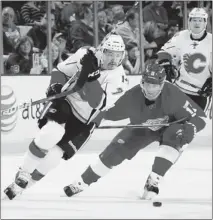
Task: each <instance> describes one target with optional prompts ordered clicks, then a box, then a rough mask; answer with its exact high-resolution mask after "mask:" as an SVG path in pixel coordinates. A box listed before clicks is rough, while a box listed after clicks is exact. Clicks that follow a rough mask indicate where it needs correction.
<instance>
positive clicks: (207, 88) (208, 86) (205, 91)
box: [198, 77, 212, 97]
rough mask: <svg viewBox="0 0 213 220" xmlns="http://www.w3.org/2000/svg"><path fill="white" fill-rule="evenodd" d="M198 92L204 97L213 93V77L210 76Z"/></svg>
mask: <svg viewBox="0 0 213 220" xmlns="http://www.w3.org/2000/svg"><path fill="white" fill-rule="evenodd" d="M198 94H199V95H200V96H203V97H208V96H211V95H212V77H209V78H208V79H207V80H206V82H205V83H204V84H203V87H202V88H201V90H199V91H198Z"/></svg>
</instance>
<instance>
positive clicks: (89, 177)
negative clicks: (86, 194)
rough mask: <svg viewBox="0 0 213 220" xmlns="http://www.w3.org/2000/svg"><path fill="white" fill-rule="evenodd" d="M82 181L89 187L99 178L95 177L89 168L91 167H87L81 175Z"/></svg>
mask: <svg viewBox="0 0 213 220" xmlns="http://www.w3.org/2000/svg"><path fill="white" fill-rule="evenodd" d="M81 178H82V180H83V181H84V183H86V184H87V185H90V184H92V183H94V182H97V181H98V179H100V178H101V177H100V176H99V175H97V174H96V173H95V172H94V171H93V170H92V168H91V166H89V167H88V168H87V169H86V170H85V171H84V173H83V174H82V175H81Z"/></svg>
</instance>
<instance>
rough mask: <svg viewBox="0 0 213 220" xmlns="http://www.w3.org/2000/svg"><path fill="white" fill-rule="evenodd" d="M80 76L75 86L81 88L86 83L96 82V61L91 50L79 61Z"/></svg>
mask: <svg viewBox="0 0 213 220" xmlns="http://www.w3.org/2000/svg"><path fill="white" fill-rule="evenodd" d="M80 64H81V65H82V69H81V74H80V77H79V80H78V82H77V84H78V85H79V86H80V87H82V86H83V85H84V83H85V82H86V81H93V80H96V79H97V78H98V77H99V76H100V72H99V71H98V69H99V67H98V59H97V57H96V56H95V54H94V53H93V51H92V50H88V51H87V53H86V54H85V55H84V56H83V58H82V59H81V61H80Z"/></svg>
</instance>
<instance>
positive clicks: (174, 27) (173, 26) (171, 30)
mask: <svg viewBox="0 0 213 220" xmlns="http://www.w3.org/2000/svg"><path fill="white" fill-rule="evenodd" d="M179 31H180V27H179V24H178V22H175V21H174V22H173V23H172V22H170V24H169V27H168V30H167V34H166V37H165V38H166V39H165V43H166V42H167V41H168V40H169V39H171V38H172V37H173V36H174V35H175V34H176V33H178V32H179ZM162 46H163V45H162Z"/></svg>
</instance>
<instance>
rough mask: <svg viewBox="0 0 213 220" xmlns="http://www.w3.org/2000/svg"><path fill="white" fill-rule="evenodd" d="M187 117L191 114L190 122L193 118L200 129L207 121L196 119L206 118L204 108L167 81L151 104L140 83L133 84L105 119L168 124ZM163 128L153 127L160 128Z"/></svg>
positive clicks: (153, 128) (107, 113) (106, 114)
mask: <svg viewBox="0 0 213 220" xmlns="http://www.w3.org/2000/svg"><path fill="white" fill-rule="evenodd" d="M184 117H187V118H188V120H189V121H193V123H194V124H195V125H196V127H197V130H198V131H199V130H201V129H202V128H203V125H204V124H205V123H204V121H203V120H200V119H199V120H196V119H197V118H198V117H206V116H205V113H204V112H203V111H202V109H201V108H200V107H199V106H198V105H197V104H196V103H194V102H193V101H192V100H191V99H190V98H189V97H188V96H186V95H185V94H184V93H183V92H182V91H180V90H179V89H178V88H177V87H176V86H174V85H172V84H170V83H169V82H165V85H164V87H163V90H162V92H161V94H160V96H159V97H158V98H157V99H156V100H155V101H154V102H152V103H150V102H149V104H147V100H146V98H145V96H144V94H143V92H142V90H141V87H140V85H137V86H135V87H133V88H132V89H130V90H129V91H127V92H126V93H125V94H124V95H123V96H122V97H121V98H119V99H118V100H117V102H116V103H115V106H114V107H113V108H111V109H109V110H108V111H107V112H106V113H105V115H104V118H105V119H107V120H112V121H117V120H122V119H127V118H129V119H130V123H131V124H140V123H149V124H153V123H157V124H159V123H167V122H171V121H175V120H178V119H182V118H184ZM192 119H193V120H192ZM200 121H202V123H201V124H199V122H200ZM161 127H162V126H156V127H149V128H150V129H151V130H158V129H160V128H161Z"/></svg>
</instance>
